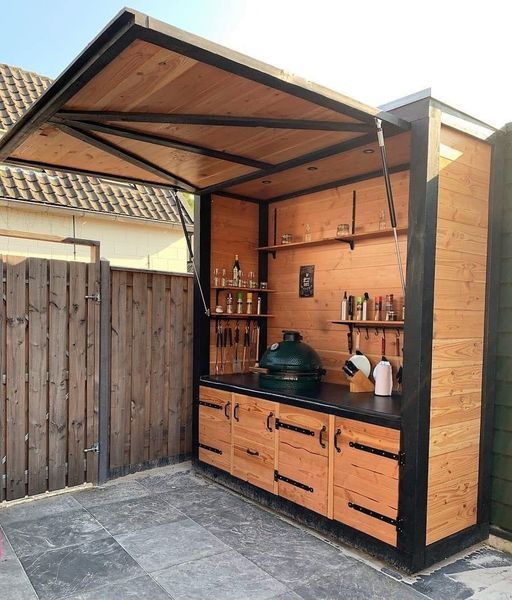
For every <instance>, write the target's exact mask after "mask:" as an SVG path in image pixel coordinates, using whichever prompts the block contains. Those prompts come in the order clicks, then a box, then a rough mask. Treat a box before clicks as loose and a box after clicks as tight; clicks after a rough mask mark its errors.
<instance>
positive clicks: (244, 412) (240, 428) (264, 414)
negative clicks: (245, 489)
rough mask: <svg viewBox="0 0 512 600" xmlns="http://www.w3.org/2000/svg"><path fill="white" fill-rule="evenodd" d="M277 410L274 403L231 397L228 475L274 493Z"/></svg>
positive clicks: (275, 484)
mask: <svg viewBox="0 0 512 600" xmlns="http://www.w3.org/2000/svg"><path fill="white" fill-rule="evenodd" d="M277 407H278V405H277V404H276V403H275V402H268V401H267V400H260V399H259V398H252V397H250V396H243V395H241V394H233V429H232V436H233V437H232V440H233V464H232V467H231V474H232V475H234V476H235V477H238V478H239V479H243V480H244V481H248V482H249V483H252V484H253V485H256V486H258V487H260V488H263V489H265V490H267V491H269V492H274V493H275V492H276V491H277V489H276V488H277V483H276V482H275V481H274V469H275V457H276V449H275V439H276V438H275V423H276V419H277Z"/></svg>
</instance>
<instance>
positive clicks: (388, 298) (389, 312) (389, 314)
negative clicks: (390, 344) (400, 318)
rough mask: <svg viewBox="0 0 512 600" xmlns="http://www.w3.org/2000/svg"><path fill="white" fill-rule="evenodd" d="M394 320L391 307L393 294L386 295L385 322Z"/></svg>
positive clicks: (393, 310)
mask: <svg viewBox="0 0 512 600" xmlns="http://www.w3.org/2000/svg"><path fill="white" fill-rule="evenodd" d="M395 319H396V315H395V308H394V306H393V294H386V321H394V320H395Z"/></svg>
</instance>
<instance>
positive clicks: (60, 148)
mask: <svg viewBox="0 0 512 600" xmlns="http://www.w3.org/2000/svg"><path fill="white" fill-rule="evenodd" d="M12 160H14V161H21V162H28V163H31V164H34V165H40V164H44V165H59V166H58V167H57V166H56V167H54V168H56V169H61V170H66V169H69V170H72V171H73V170H76V169H78V170H80V171H87V172H90V173H103V174H105V175H107V176H109V177H110V176H111V177H116V176H117V177H123V178H130V179H140V180H142V181H147V182H153V183H156V184H164V185H168V184H169V181H168V180H166V179H164V178H162V177H158V176H156V175H154V174H153V173H150V172H148V171H146V170H145V169H141V168H139V167H136V166H134V165H132V164H129V163H127V162H125V161H124V160H121V159H119V158H117V157H115V156H112V155H111V154H108V153H107V152H104V151H102V150H98V149H97V148H93V147H91V146H90V145H89V144H87V143H85V142H83V141H81V140H78V139H76V138H74V137H72V136H70V135H67V134H66V133H63V132H62V131H59V130H58V129H56V128H55V127H52V126H50V125H44V126H43V127H41V128H40V129H39V130H38V131H37V132H36V133H34V134H33V135H31V136H30V137H29V138H28V139H27V140H26V141H25V142H23V143H22V144H21V145H20V146H19V147H18V148H17V150H16V152H14V153H13V155H12Z"/></svg>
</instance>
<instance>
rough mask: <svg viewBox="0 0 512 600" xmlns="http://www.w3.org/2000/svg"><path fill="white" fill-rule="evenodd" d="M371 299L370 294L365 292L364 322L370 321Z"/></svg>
mask: <svg viewBox="0 0 512 600" xmlns="http://www.w3.org/2000/svg"><path fill="white" fill-rule="evenodd" d="M369 299H370V295H369V294H368V292H365V293H364V300H363V321H367V320H368V300H369Z"/></svg>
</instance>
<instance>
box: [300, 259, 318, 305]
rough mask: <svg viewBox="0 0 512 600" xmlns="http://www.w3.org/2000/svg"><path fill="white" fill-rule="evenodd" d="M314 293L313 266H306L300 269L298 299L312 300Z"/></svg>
mask: <svg viewBox="0 0 512 600" xmlns="http://www.w3.org/2000/svg"><path fill="white" fill-rule="evenodd" d="M314 292H315V266H314V265H306V266H305V267H301V268H300V273H299V298H312V297H313V295H314Z"/></svg>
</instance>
